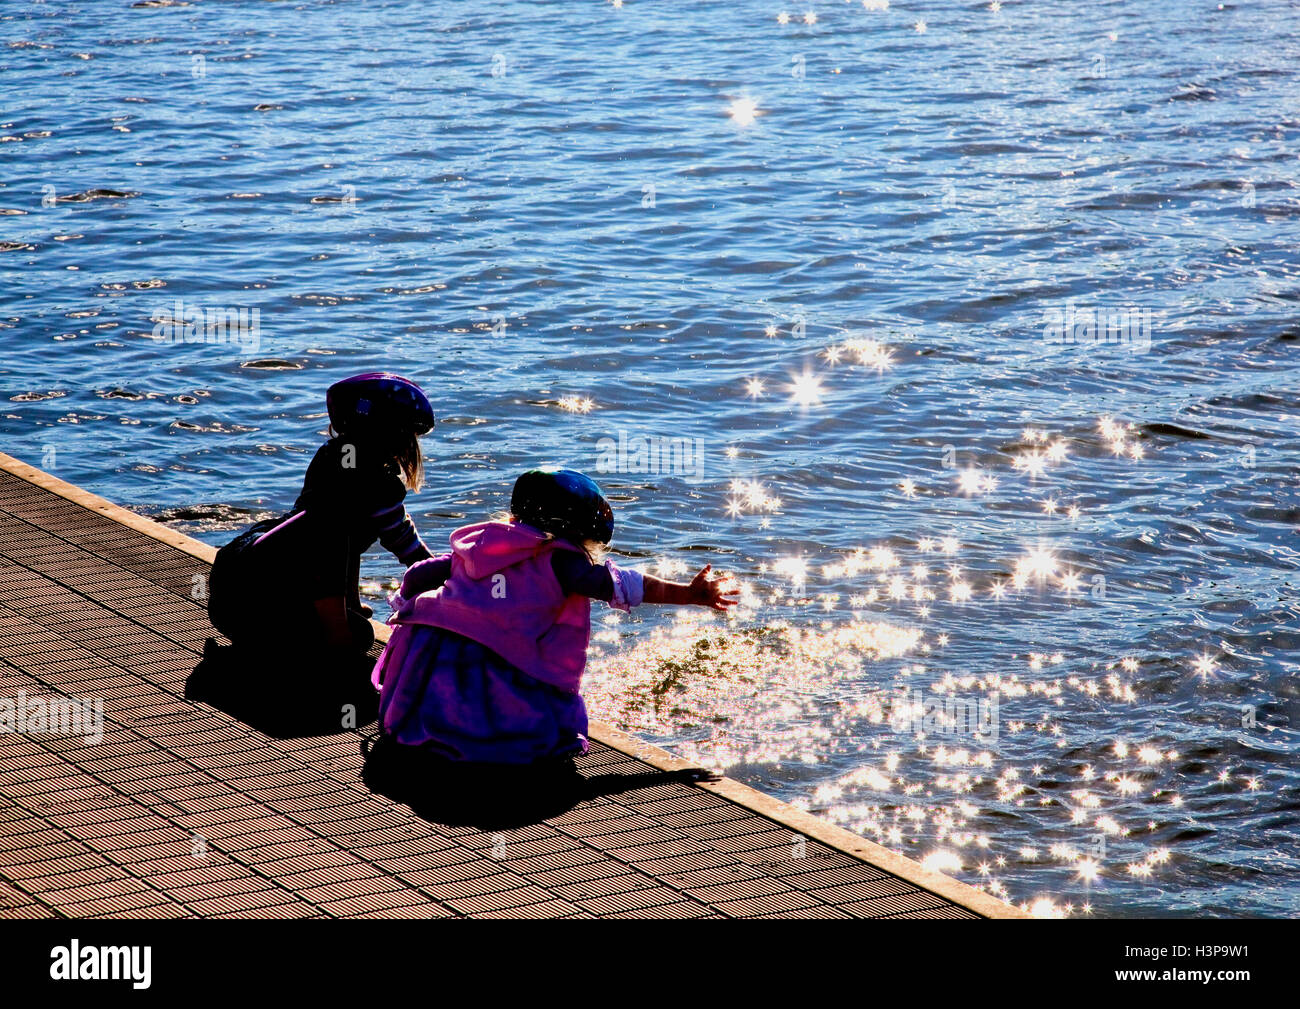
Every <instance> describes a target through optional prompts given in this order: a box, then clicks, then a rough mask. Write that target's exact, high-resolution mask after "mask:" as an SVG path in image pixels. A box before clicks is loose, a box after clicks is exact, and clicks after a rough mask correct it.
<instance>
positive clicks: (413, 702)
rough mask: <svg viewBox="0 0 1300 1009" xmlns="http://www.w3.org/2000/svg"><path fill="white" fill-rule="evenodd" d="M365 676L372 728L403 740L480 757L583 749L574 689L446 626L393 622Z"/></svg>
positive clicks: (491, 760)
mask: <svg viewBox="0 0 1300 1009" xmlns="http://www.w3.org/2000/svg"><path fill="white" fill-rule="evenodd" d="M373 682H374V684H375V686H376V687H377V688H379V691H380V694H379V728H380V731H381V732H382V733H383V734H384V735H385V736H388V737H389V738H390V739H392V740H393V741H394V742H397V743H400V744H402V745H404V746H421V747H425V748H427V749H428V750H430V751H432V752H433V753H435V754H437V755H439V756H441V757H444V758H445V759H447V760H456V761H469V762H472V763H485V764H530V763H533V762H534V761H540V760H548V759H552V758H556V757H564V756H571V755H575V754H581V753H586V752H587V745H588V744H587V706H586V705H585V704H584V703H583V701H582V697H581V695H579V694H566V693H565V692H563V691H562V690H557V689H556V688H555V687H552V686H551V685H550V684H549V683H543V682H542V681H541V680H537V679H534V678H533V677H531V676H529V675H528V674H527V673H525V672H523V671H521V670H519V669H516V668H515V667H514V666H512V665H510V664H509V663H508V662H506V660H505V659H503V658H501V656H499V655H497V654H496V653H495V652H494V651H492V650H491V649H489V648H486V647H484V646H483V645H481V644H479V643H478V642H477V641H471V640H470V639H469V638H467V637H464V636H463V635H460V634H456V633H454V632H453V631H444V630H442V629H440V628H436V627H425V626H423V625H419V624H398V625H396V626H395V627H394V628H393V633H392V636H391V637H390V638H389V641H388V644H387V646H385V648H384V653H383V655H381V656H380V658H379V662H378V664H376V666H375V672H374V677H373ZM381 684H382V686H381Z"/></svg>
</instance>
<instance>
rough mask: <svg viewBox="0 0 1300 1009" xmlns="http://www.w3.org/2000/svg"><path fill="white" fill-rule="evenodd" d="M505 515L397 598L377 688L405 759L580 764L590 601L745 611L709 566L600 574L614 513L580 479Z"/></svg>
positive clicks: (524, 486) (540, 473) (521, 491)
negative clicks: (694, 570) (686, 579)
mask: <svg viewBox="0 0 1300 1009" xmlns="http://www.w3.org/2000/svg"><path fill="white" fill-rule="evenodd" d="M510 510H511V515H510V518H509V521H505V522H480V523H478V524H477V525H470V526H465V527H464V528H462V529H458V530H456V531H455V532H454V533H452V535H451V546H452V551H451V553H449V554H443V555H442V556H440V557H434V558H430V559H429V560H426V561H423V562H421V563H419V564H416V565H415V566H414V567H412V568H411V569H410V570H409V571H408V572H407V573H406V577H405V578H404V579H403V581H402V588H401V592H400V593H399V594H398V595H397V596H395V597H394V598H393V609H394V612H393V615H392V617H391V618H390V619H389V623H390V624H392V625H393V633H392V637H391V638H390V640H389V642H388V645H387V647H386V648H385V649H384V652H383V655H382V656H381V657H380V659H379V662H378V664H377V665H376V667H375V671H374V677H373V682H374V684H375V686H376V687H377V688H379V690H380V700H379V729H380V734H381V737H382V738H384V739H386V740H388V741H389V742H391V743H393V744H396V749H397V750H405V749H407V748H418V749H419V751H420V752H421V753H423V754H425V755H428V756H434V757H441V758H443V759H445V760H448V761H455V762H462V763H466V764H478V765H484V764H487V765H536V764H538V763H539V762H544V761H549V760H550V759H551V758H563V757H566V756H573V755H577V754H581V753H585V752H586V751H587V710H586V707H585V705H584V704H583V701H582V695H581V694H580V693H579V692H578V691H579V685H580V682H581V679H582V673H583V670H584V669H585V667H586V663H587V645H588V642H589V641H590V638H591V602H590V600H592V599H600V600H602V601H604V602H606V603H608V604H609V605H610V606H611V607H613V608H615V609H620V610H624V611H626V610H630V609H631V608H632V607H633V606H637V605H639V604H640V603H642V602H647V603H667V604H671V605H678V606H681V605H687V604H691V603H694V604H698V605H700V606H710V607H712V608H714V609H718V610H725V609H727V608H728V607H730V606H734V605H735V603H736V598H735V597H736V594H737V590H735V589H728V590H724V589H723V588H722V587H721V582H722V581H723V579H720V578H714V577H711V576H710V573H709V571H710V569H709V567H708V566H706V567H705V568H704V569H703V570H702V571H700V572H699V574H697V575H696V576H695V578H694V579H693V580H692V581H691V582H690V584H687V585H682V584H675V583H673V582H666V581H661V580H660V579H658V578H654V577H652V576H650V575H643V574H640V573H639V572H637V571H633V570H630V569H627V568H620V567H617V566H616V565H614V564H613V563H612V562H610V561H605V562H603V563H601V562H600V561H599V559H598V557H599V555H598V550H599V546H600V545H603V544H607V543H608V542H609V540H610V537H611V536H612V535H613V532H614V514H613V511H612V509H611V508H610V506H609V502H608V501H606V500H605V498H604V496H603V495H602V494H601V491H600V488H599V487H597V486H596V484H595V483H594V482H593V481H592V480H590V479H589V478H588V477H586V476H583V475H582V474H581V473H577V472H574V471H573V470H553V471H546V470H531V471H529V472H527V473H525V474H524V475H523V476H521V477H520V478H519V480H518V481H517V482H516V483H515V487H514V493H513V495H512V497H511V500H510Z"/></svg>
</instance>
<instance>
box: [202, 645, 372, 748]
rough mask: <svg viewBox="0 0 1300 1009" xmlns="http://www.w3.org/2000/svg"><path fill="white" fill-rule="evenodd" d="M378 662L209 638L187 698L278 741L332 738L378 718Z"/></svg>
mask: <svg viewBox="0 0 1300 1009" xmlns="http://www.w3.org/2000/svg"><path fill="white" fill-rule="evenodd" d="M374 663H375V659H374V657H373V656H369V655H367V656H360V657H358V658H356V659H352V660H349V661H348V662H346V663H340V662H338V661H336V660H332V659H330V658H329V657H327V656H319V655H311V654H305V653H302V652H299V653H296V654H293V653H287V652H286V653H281V654H276V653H274V652H272V651H270V650H267V649H262V648H259V649H243V648H239V647H236V646H234V645H218V644H217V643H216V641H215V640H213V639H211V638H209V639H208V641H207V644H206V646H205V647H204V650H203V658H202V659H201V660H200V661H199V663H198V665H196V666H195V667H194V671H193V672H191V673H190V676H189V679H188V680H186V682H185V696H186V698H187V699H189V700H193V701H202V702H204V703H205V704H210V705H212V706H213V707H214V708H220V709H221V710H222V711H224V712H226V714H228V715H230V716H231V717H233V718H236V719H238V720H239V721H241V722H243V723H245V724H246V725H250V726H252V727H253V728H255V729H257V730H258V731H260V732H263V733H265V734H266V735H268V736H272V737H274V738H276V739H289V738H293V737H300V736H326V735H333V734H335V733H341V732H348V731H352V730H354V729H357V728H360V727H362V726H365V725H368V724H370V723H371V722H373V721H374V720H375V717H376V715H377V714H378V710H379V698H378V694H377V693H376V691H375V689H374V687H373V686H371V684H370V672H371V670H372V669H373V668H374Z"/></svg>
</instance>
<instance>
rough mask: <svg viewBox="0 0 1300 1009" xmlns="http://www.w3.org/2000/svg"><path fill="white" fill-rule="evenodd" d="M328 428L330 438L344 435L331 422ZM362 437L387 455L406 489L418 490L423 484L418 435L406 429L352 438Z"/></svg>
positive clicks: (415, 492)
mask: <svg viewBox="0 0 1300 1009" xmlns="http://www.w3.org/2000/svg"><path fill="white" fill-rule="evenodd" d="M328 430H329V436H330V437H331V438H342V437H345V435H344V434H343V432H342V431H338V430H336V429H335V427H334V425H333V424H331V425H330V426H329V429H328ZM363 439H365V443H366V444H369V445H371V446H374V447H375V450H376V451H380V452H383V453H384V454H386V455H387V456H388V458H389V460H390V461H391V462H392V463H393V465H394V466H396V467H397V470H398V472H399V473H401V474H402V482H403V483H405V484H406V489H407V490H409V491H410V492H411V493H412V494H418V493H419V492H420V488H421V487H423V486H424V453H423V452H422V451H421V450H420V437H419V435H417V434H415V433H413V432H410V431H406V432H403V433H402V434H399V435H396V436H394V437H390V438H384V439H371V438H367V437H366V436H365V435H357V436H355V437H354V439H353V440H355V441H362V440H363Z"/></svg>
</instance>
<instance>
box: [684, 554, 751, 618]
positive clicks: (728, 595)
mask: <svg viewBox="0 0 1300 1009" xmlns="http://www.w3.org/2000/svg"><path fill="white" fill-rule="evenodd" d="M712 570H713V565H712V564H706V565H704V567H703V568H701V569H700V572H699V574H697V575H696V576H695V577H694V578H692V579H691V587H690V599H691V602H692V603H697V604H698V605H700V606H708V607H709V608H710V609H715V610H726V609H730V608H731V607H732V606H735V605H736V604H737V603H738V602H740V600H739V599H738V598H737V597H738V596H739V595H740V589H738V588H736V587H735V586H734V583H733V586H732V587H731V588H728V589H724V588H723V587H722V586H723V585H724V584H726V583H727V582H730V581H732V578H731V576H730V575H718V576H717V577H716V578H711V577H709V572H710V571H712Z"/></svg>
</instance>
